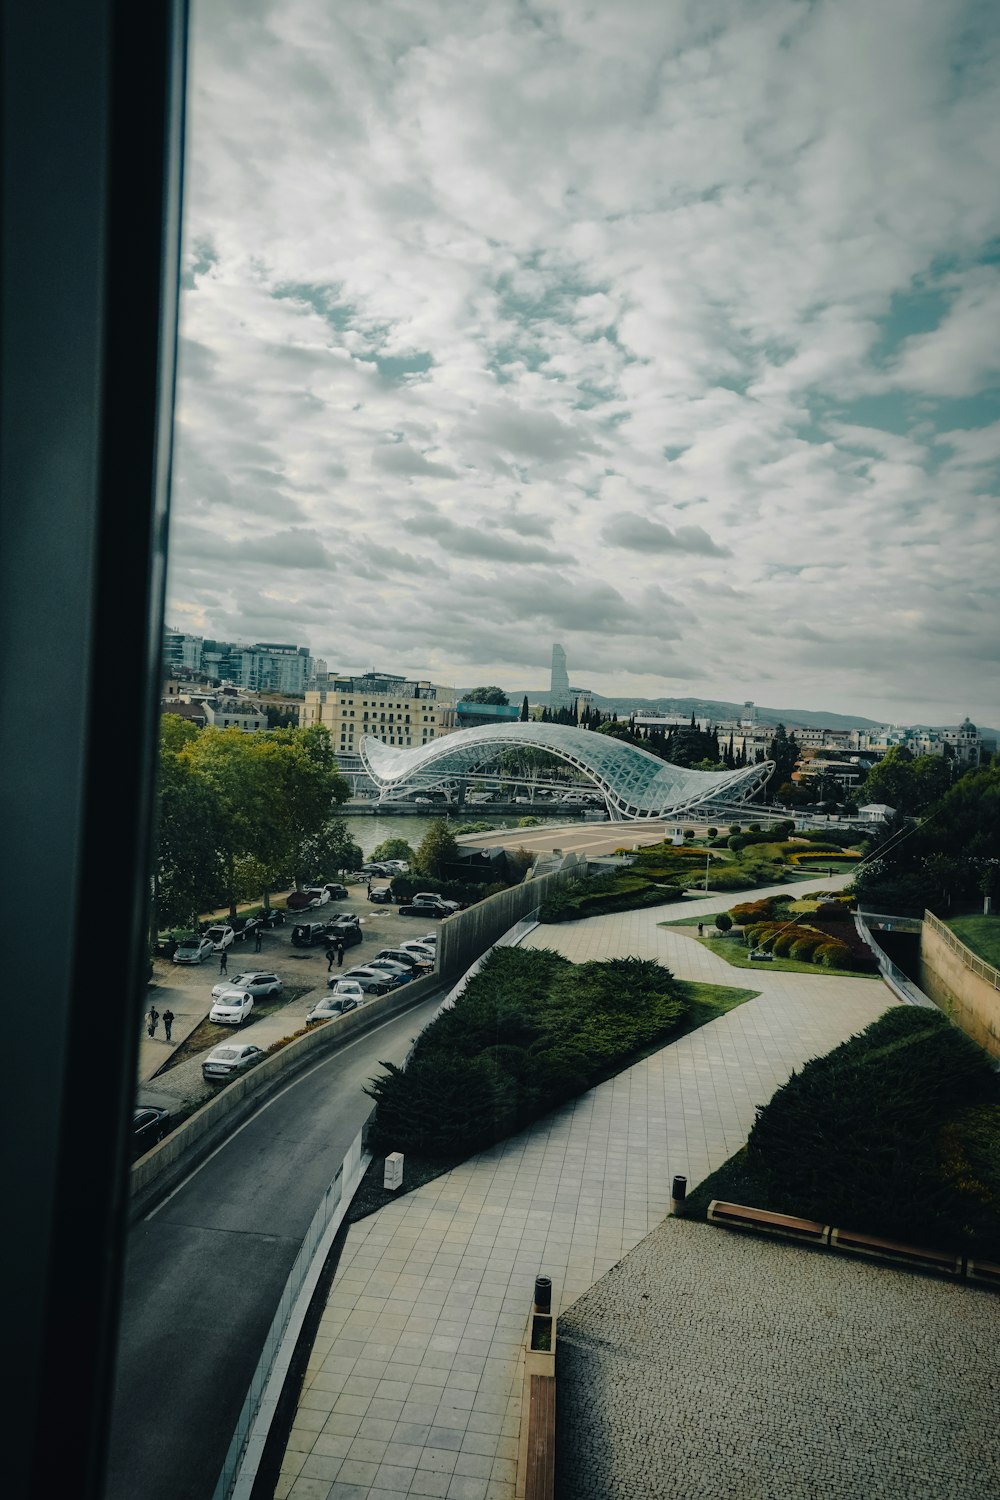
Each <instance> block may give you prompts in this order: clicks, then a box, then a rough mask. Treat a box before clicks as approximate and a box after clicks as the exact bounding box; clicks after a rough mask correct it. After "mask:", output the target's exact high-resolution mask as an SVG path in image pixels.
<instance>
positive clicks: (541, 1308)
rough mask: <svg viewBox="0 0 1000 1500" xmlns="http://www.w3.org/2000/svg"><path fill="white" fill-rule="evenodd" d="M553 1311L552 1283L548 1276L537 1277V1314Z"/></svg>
mask: <svg viewBox="0 0 1000 1500" xmlns="http://www.w3.org/2000/svg"><path fill="white" fill-rule="evenodd" d="M551 1311H552V1281H551V1278H550V1277H548V1276H536V1277H535V1312H536V1313H547V1312H551Z"/></svg>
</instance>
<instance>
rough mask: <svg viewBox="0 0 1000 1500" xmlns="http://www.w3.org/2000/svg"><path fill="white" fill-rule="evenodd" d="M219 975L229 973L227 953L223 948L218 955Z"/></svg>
mask: <svg viewBox="0 0 1000 1500" xmlns="http://www.w3.org/2000/svg"><path fill="white" fill-rule="evenodd" d="M219 973H220V974H228V973H229V953H228V952H227V950H226V949H225V948H223V950H222V952H221V953H220V954H219Z"/></svg>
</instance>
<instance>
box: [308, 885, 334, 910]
mask: <svg viewBox="0 0 1000 1500" xmlns="http://www.w3.org/2000/svg"><path fill="white" fill-rule="evenodd" d="M302 889H303V890H304V891H305V893H306V895H307V896H315V897H316V900H315V901H314V902H313V906H325V905H326V903H327V902H328V901H329V899H330V892H329V891H328V890H327V888H326V886H325V885H304V886H303V887H302Z"/></svg>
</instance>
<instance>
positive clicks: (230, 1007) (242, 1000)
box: [208, 990, 253, 1026]
mask: <svg viewBox="0 0 1000 1500" xmlns="http://www.w3.org/2000/svg"><path fill="white" fill-rule="evenodd" d="M252 1010H253V996H252V995H248V994H247V992H246V990H224V991H223V992H222V994H221V995H220V996H219V997H218V999H217V1000H213V1002H212V1009H211V1010H210V1011H209V1013H208V1019H209V1020H210V1021H214V1022H215V1023H216V1024H217V1025H218V1026H242V1025H243V1022H244V1021H246V1020H249V1018H250V1014H251V1012H252Z"/></svg>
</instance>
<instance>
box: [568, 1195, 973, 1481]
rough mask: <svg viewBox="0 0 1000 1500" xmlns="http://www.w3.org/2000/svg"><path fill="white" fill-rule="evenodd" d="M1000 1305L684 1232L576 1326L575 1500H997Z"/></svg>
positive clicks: (932, 1285) (871, 1270)
mask: <svg viewBox="0 0 1000 1500" xmlns="http://www.w3.org/2000/svg"><path fill="white" fill-rule="evenodd" d="M998 1347H1000V1298H998V1297H997V1296H996V1295H995V1294H994V1293H992V1292H989V1291H983V1290H980V1289H978V1288H971V1287H967V1286H953V1285H950V1284H948V1283H946V1282H943V1281H938V1280H935V1279H933V1278H930V1277H923V1276H918V1275H913V1274H910V1273H907V1272H902V1271H896V1270H893V1269H891V1268H888V1267H884V1266H873V1265H867V1264H864V1263H862V1262H858V1261H849V1260H847V1259H842V1258H840V1257H837V1256H833V1255H824V1254H821V1253H819V1252H817V1251H813V1250H806V1249H800V1248H798V1247H797V1246H791V1245H783V1244H777V1243H771V1242H768V1241H766V1240H757V1239H753V1238H751V1237H747V1238H743V1237H741V1236H738V1235H735V1234H731V1233H728V1232H726V1231H723V1230H718V1229H713V1228H710V1227H709V1226H707V1225H703V1224H694V1223H687V1222H684V1221H682V1220H676V1219H668V1220H666V1221H665V1222H664V1223H663V1224H662V1225H660V1227H659V1228H658V1229H656V1230H654V1231H653V1233H652V1234H650V1235H649V1236H648V1237H647V1238H646V1239H645V1240H644V1241H643V1242H642V1244H641V1245H638V1246H637V1247H636V1248H635V1249H634V1250H633V1251H631V1253H630V1254H628V1255H627V1256H626V1257H625V1258H624V1260H622V1261H621V1262H620V1263H619V1264H618V1265H617V1266H615V1267H614V1268H613V1269H612V1270H611V1271H609V1272H608V1274H607V1275H606V1276H604V1277H603V1279H602V1280H601V1281H599V1282H597V1283H596V1284H595V1285H594V1286H593V1287H591V1289H590V1290H589V1291H588V1292H586V1293H584V1295H583V1296H582V1297H581V1298H580V1299H579V1301H577V1302H576V1303H575V1304H574V1305H573V1307H571V1308H569V1309H567V1310H566V1311H565V1312H564V1313H563V1314H562V1316H561V1317H560V1320H559V1340H558V1352H557V1374H558V1378H559V1385H558V1417H557V1420H558V1446H557V1463H556V1473H557V1485H556V1492H557V1496H558V1497H559V1500H647V1497H649V1500H652V1497H656V1500H673V1497H676V1500H820V1497H822V1500H869V1497H878V1500H996V1497H997V1496H998V1495H1000V1446H998V1444H997V1442H996V1403H997V1393H998V1388H1000V1381H998V1377H997V1349H998Z"/></svg>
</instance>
